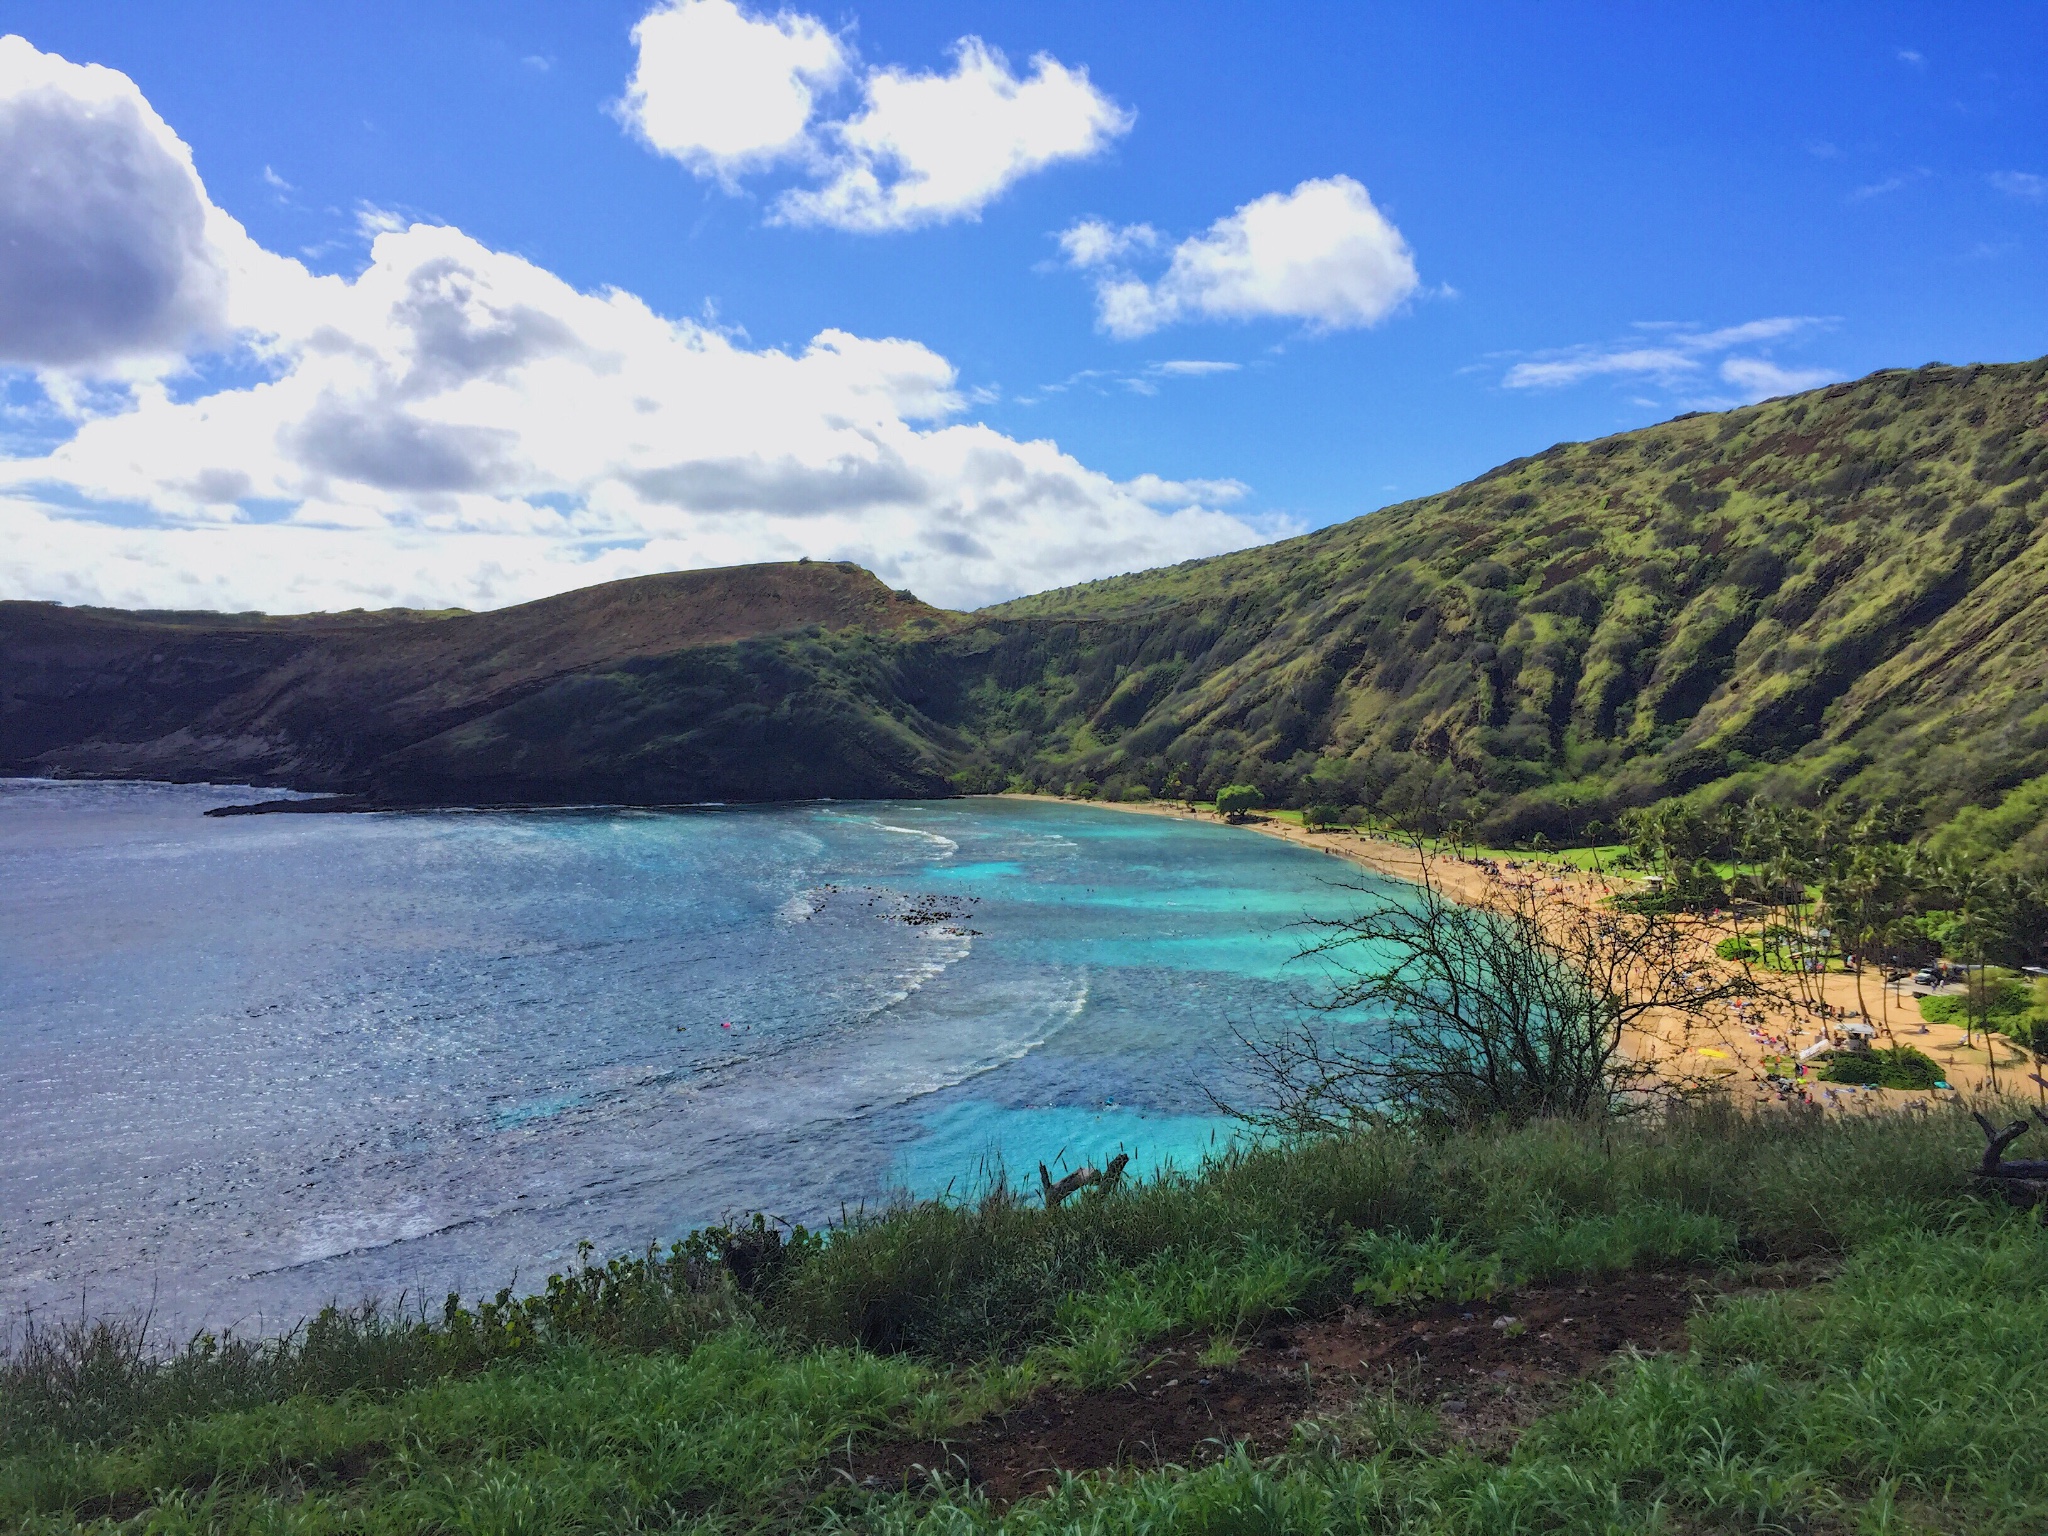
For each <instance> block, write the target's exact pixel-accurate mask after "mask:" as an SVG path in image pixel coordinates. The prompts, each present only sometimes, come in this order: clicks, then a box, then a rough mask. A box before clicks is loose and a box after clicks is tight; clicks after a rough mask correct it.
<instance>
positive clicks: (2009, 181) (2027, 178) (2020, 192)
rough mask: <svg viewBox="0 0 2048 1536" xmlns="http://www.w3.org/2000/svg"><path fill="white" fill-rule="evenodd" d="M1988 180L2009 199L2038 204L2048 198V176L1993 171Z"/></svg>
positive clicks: (2024, 172) (2026, 172)
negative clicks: (2021, 199)
mask: <svg viewBox="0 0 2048 1536" xmlns="http://www.w3.org/2000/svg"><path fill="white" fill-rule="evenodd" d="M1987 179H1988V180H1989V181H1990V183H1991V185H1992V186H1994V187H1996V188H1997V189H1998V190H1999V191H2001V192H2003V193H2004V194H2005V195H2006V196H2007V197H2022V198H2025V199H2027V200H2028V201H2029V202H2036V203H2038V202H2039V201H2041V199H2042V198H2044V197H2048V176H2037V175H2035V174H2034V173H2033V172H2032V171H1993V172H1992V173H1991V175H1990V176H1989V177H1988V178H1987Z"/></svg>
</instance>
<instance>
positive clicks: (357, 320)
mask: <svg viewBox="0 0 2048 1536" xmlns="http://www.w3.org/2000/svg"><path fill="white" fill-rule="evenodd" d="M57 64H61V61H52V63H51V66H50V67H48V68H46V71H45V73H46V76H47V78H48V79H50V80H54V81H55V82H56V83H55V84H54V85H44V86H41V87H38V89H39V90H43V91H45V92H46V93H54V96H53V97H52V102H53V104H51V105H48V106H46V107H45V109H44V110H45V115H46V116H49V115H50V114H52V113H54V114H55V116H56V117H57V118H59V119H63V120H67V121H75V122H80V123H85V124H88V125H89V126H90V127H91V128H92V131H94V132H102V128H101V126H100V125H101V123H102V119H101V118H99V117H96V116H94V112H95V110H96V107H95V104H96V103H98V102H100V101H102V100H104V99H115V100H117V101H120V102H125V103H126V105H125V106H123V107H122V108H121V110H120V111H119V112H117V113H113V114H111V115H109V116H107V117H106V118H105V119H104V121H111V122H113V123H115V124H117V125H126V133H127V139H126V140H122V139H121V138H120V135H118V134H111V135H108V136H107V137H106V138H105V139H104V140H103V141H99V142H103V152H104V153H105V154H106V155H107V156H108V158H109V163H112V164H116V165H126V164H134V163H138V162H142V163H149V162H148V159H147V157H148V155H150V154H151V153H155V152H157V151H161V152H162V153H163V154H165V155H167V156H168V157H169V160H170V161H171V163H173V164H174V165H176V166H179V167H182V168H184V171H185V172H186V173H188V174H189V167H190V156H189V154H188V153H187V152H186V151H185V148H184V146H183V145H182V144H178V143H177V141H176V140H175V138H174V137H169V136H168V130H167V129H164V128H163V126H162V124H161V122H160V120H158V119H157V118H156V117H155V115H154V114H153V113H149V112H148V111H147V108H146V104H142V103H141V98H140V97H139V96H137V95H134V94H133V89H134V88H133V86H132V85H129V84H128V83H127V82H126V81H125V79H124V77H121V76H118V75H114V76H111V81H112V82H118V83H119V86H120V89H119V90H115V89H113V87H112V85H110V82H109V80H108V79H107V78H105V77H107V76H108V75H109V74H110V72H105V71H100V72H96V73H93V74H92V76H91V78H90V79H89V80H88V81H87V86H88V87H89V89H87V88H86V87H80V88H78V89H75V90H74V89H73V86H74V85H75V84H76V82H77V80H78V78H79V77H82V76H84V75H86V73H87V72H84V71H74V72H72V73H71V74H68V75H67V74H66V73H65V71H67V70H70V68H71V67H70V66H68V65H66V66H62V67H61V68H56V67H55V66H56V65H57ZM124 92H125V93H126V94H123V93H124ZM94 93H97V94H94ZM138 104H139V105H138ZM59 108H62V109H63V110H61V111H60V110H58V109H59ZM66 113H68V114H69V116H68V117H66ZM60 163H63V164H70V163H72V162H71V161H69V160H61V158H60ZM186 187H187V192H188V195H189V196H190V197H191V198H194V199H197V200H198V203H199V206H198V211H197V216H196V219H197V222H196V224H195V223H194V222H193V220H192V218H191V217H190V216H189V215H190V209H189V208H188V209H187V210H186V212H187V215H188V217H186V218H185V219H184V221H183V222H181V221H179V220H170V221H167V222H165V221H160V222H158V223H156V224H146V225H142V226H139V227H140V229H141V233H135V232H134V231H133V230H132V229H130V228H129V227H128V226H121V227H122V229H123V231H124V233H123V234H122V238H123V239H125V240H128V241H129V246H128V247H127V248H128V249H130V250H132V251H133V252H134V253H135V255H134V259H135V261H136V262H137V263H138V264H139V265H140V267H141V268H142V269H144V270H148V271H166V270H167V271H173V272H176V271H180V270H182V269H181V268H180V267H179V265H178V264H179V263H180V262H181V261H184V260H185V259H187V256H188V254H189V252H190V251H191V250H192V249H193V247H192V246H191V244H190V241H191V236H190V230H191V229H192V228H194V227H197V228H199V229H201V230H206V229H220V230H225V231H226V233H225V234H223V235H222V237H221V238H222V241H224V242H226V243H225V244H221V245H210V244H204V243H202V245H201V246H200V247H198V249H199V250H200V257H195V258H193V259H202V258H203V259H206V260H210V261H213V263H214V265H213V270H214V271H216V272H217V273H221V274H225V276H224V277H222V278H220V279H219V283H220V284H221V285H224V291H222V292H221V293H220V295H219V297H218V299H217V300H216V301H214V302H213V303H212V307H211V308H210V309H207V310H206V311H205V314H204V316H203V324H204V325H205V326H220V325H231V326H232V327H234V328H235V331H236V335H237V338H238V340H237V346H238V348H239V349H240V355H241V361H242V366H241V367H239V368H237V369H236V370H234V372H235V374H236V375H237V376H238V377H240V378H243V379H247V378H248V377H249V376H250V375H251V374H252V373H254V374H256V375H257V376H258V377H257V381H256V382H242V383H238V384H236V385H235V386H233V387H225V388H215V389H210V390H209V389H206V388H203V387H201V384H200V380H201V379H202V378H204V377H205V374H204V373H203V372H202V373H199V374H195V375H193V376H190V377H187V378H185V379H183V380H174V381H170V382H169V383H167V382H166V381H164V380H163V379H161V378H159V377H157V376H156V375H154V374H151V373H149V372H143V373H131V374H130V375H128V376H127V379H126V382H125V383H124V384H123V385H122V386H121V387H120V388H117V389H115V390H114V391H112V393H111V396H110V395H109V393H108V391H107V390H105V389H104V388H102V389H100V390H98V391H86V392H85V395H84V396H83V398H90V399H92V400H96V401H101V402H104V401H105V400H106V399H108V398H112V399H113V400H114V401H115V402H116V403H115V404H114V405H113V406H111V407H106V406H104V404H102V406H101V407H100V408H99V409H98V410H97V412H96V413H85V412H83V410H82V408H79V407H76V406H73V407H72V408H74V409H80V410H81V415H80V417H79V419H78V420H77V421H76V425H75V431H73V432H72V433H71V435H70V436H69V437H68V439H67V440H65V441H63V442H61V443H60V444H59V445H58V446H56V447H54V448H52V449H51V450H49V451H48V452H46V453H42V454H39V455H37V456H35V457H30V458H17V459H13V460H0V596H15V597H58V598H64V599H67V600H74V601H94V602H106V603H117V604H123V605H138V604H139V605H147V606H180V605H189V604H195V603H196V604H200V605H203V606H208V607H228V608H245V607H260V608H267V609H272V610H282V609H305V608H312V607H354V606H358V605H362V606H379V605H384V604H393V603H406V604H428V605H441V604H448V603H461V604H464V605H468V606H489V605H492V604H497V603H504V602H510V601H516V600H519V599H524V598H528V597H534V596H539V595H542V594H544V593H547V592H552V591H559V590H561V589H563V588H565V587H570V586H576V585H580V584H583V583H586V582H591V581H598V580H604V579H607V578H610V577H614V576H621V575H628V574H635V573H638V572H643V571H650V570H662V569H673V568H677V567H687V566H703V565H716V564H726V563H736V562H742V561H749V560H761V559H777V558H790V557H795V556H798V555H809V556H812V557H815V558H825V559H853V560H858V561H860V562H862V563H863V564H865V565H868V566H870V567H872V568H873V569H875V570H876V571H878V572H879V573H881V574H882V575H883V576H884V577H885V578H886V579H888V580H889V581H891V582H892V583H894V584H897V585H905V586H909V587H911V588H913V589H914V590H916V591H917V592H918V593H919V594H920V595H923V596H925V597H928V598H931V599H933V600H935V601H939V602H945V603H953V604H962V605H967V604H975V603H979V602H984V601H988V600H991V599H995V598H999V597H1004V596H1008V595H1011V594H1014V593H1017V592H1022V591H1028V590H1032V589H1034V588H1039V587H1044V586H1049V585H1054V584H1058V583H1062V582H1068V581H1074V580H1079V579H1084V578H1087V577H1091V576H1096V575H1101V574H1105V573H1108V572H1112V571H1120V570H1128V569H1133V568H1136V567H1140V566H1145V565H1151V564H1156V563H1160V562H1163V561H1170V560H1177V559H1183V558H1186V557H1188V556H1190V555H1196V554H1206V553H1211V552H1215V551H1220V550H1223V549H1227V548H1233V547H1237V546H1241V545H1243V544H1246V543H1250V542H1254V541H1255V540H1256V539H1258V538H1259V537H1260V536H1261V534H1260V530H1258V529H1255V528H1254V527H1253V526H1251V525H1250V524H1248V523H1247V522H1246V521H1244V520H1243V519H1242V518H1240V517H1237V516H1234V515H1231V514H1229V513H1226V512H1223V511H1220V510H1216V509H1215V508H1214V507H1213V506H1212V505H1209V504H1208V503H1210V502H1213V501H1215V500H1218V499H1220V498H1216V497H1207V498H1205V497H1204V495H1203V492H1204V491H1205V490H1206V489H1207V488H1206V487H1203V486H1200V485H1198V484H1191V485H1189V486H1187V487H1185V488H1184V489H1183V490H1177V491H1176V493H1175V494H1174V495H1171V496H1169V495H1166V494H1165V493H1164V492H1163V491H1162V489H1161V488H1162V486H1166V485H1168V482H1164V481H1160V480H1157V479H1155V478H1152V477H1146V478H1145V479H1143V480H1142V481H1141V482H1133V483H1131V484H1129V485H1126V484H1119V483H1118V482H1115V481H1113V480H1111V479H1109V478H1108V477H1106V476H1104V475H1101V474H1099V473H1097V472H1095V471H1092V470H1090V469H1088V468H1087V467H1085V466H1084V465H1082V464H1080V463H1078V462H1076V461H1075V460H1074V459H1073V458H1072V457H1070V456H1069V455H1067V454H1065V453H1062V452H1061V451H1060V450H1059V449H1058V448H1057V447H1056V446H1055V445H1054V444H1052V443H1050V442H1019V441H1016V440H1013V439H1011V438H1008V437H1005V436H1003V435H1002V434H1001V433H998V432H996V431H993V430H992V429H990V428H988V427H986V426H982V425H977V424H973V423H970V422H967V421H963V420H961V419H960V413H961V410H962V401H961V398H960V395H959V392H958V391H957V389H956V387H955V379H954V374H953V370H952V368H951V367H950V365H949V364H948V363H947V362H946V361H945V359H943V358H941V357H939V356H938V355H936V354H935V353H933V352H931V351H930V350H929V349H927V348H925V347H923V346H921V345H919V344H917V343H915V342H911V341H904V340H874V339H865V338H861V337H857V336H852V335H848V334H846V333H844V332H840V331H826V332H824V333H823V334H821V335H820V336H818V337H817V338H815V339H814V340H813V341H812V342H811V343H810V344H809V345H808V346H807V347H805V348H803V349H802V350H801V351H796V352H784V351H780V350H776V349H772V348H770V349H761V348H753V347H749V346H746V345H744V344H743V343H742V342H740V341H739V340H737V339H736V338H735V337H733V336H731V335H729V334H727V333H725V332H722V331H720V330H718V329H716V328H715V327H712V326H709V325H705V324H700V323H697V322H693V321H689V320H672V319H669V318H666V317H664V316H662V315H659V314H657V313H655V312H654V311H653V310H652V309H650V308H649V307H648V306H647V305H646V304H645V303H644V302H642V301H641V300H640V299H638V298H636V297H634V296H633V295H631V294H627V293H622V292H618V291H616V290H609V291H604V292H597V293H588V292H582V291H579V290H577V289H576V288H574V287H572V286H571V285H569V284H568V283H565V282H563V281H562V280H561V279H560V278H558V277H556V276H555V275H553V274H552V273H550V272H547V271H545V270H543V269H541V268H539V267H537V266H535V265H533V264H532V263H530V262H528V261H525V260H523V259H522V258H520V257H517V256H513V255H509V254H507V253H505V252H502V251H494V250H491V249H489V248H487V247H485V246H483V245H481V244H480V243H478V242H477V241H475V240H472V239H470V238H469V237H468V236H466V235H464V234H462V233H461V232H460V231H458V230H454V229H449V228H443V227H435V226H428V225H413V226H411V227H410V228H406V229H402V230H389V231H386V232H384V233H382V234H380V235H378V236H377V238H376V240H375V243H374V244H373V245H372V247H371V252H370V261H369V265H368V266H367V267H366V268H365V270H363V271H362V272H361V273H360V274H359V275H357V276H356V277H354V278H352V279H343V278H338V277H315V276H312V275H311V274H309V273H307V272H306V271H305V269H304V268H303V267H300V266H299V265H298V264H296V263H292V262H287V261H284V260H282V259H281V258H277V257H274V256H270V255H269V254H268V253H264V252H260V251H255V252H254V253H253V255H251V254H250V253H249V252H246V251H245V252H242V253H241V254H239V255H238V254H236V252H235V251H234V250H233V249H231V247H232V246H233V242H234V240H236V239H239V240H240V241H242V242H243V243H244V244H246V242H247V237H246V236H245V235H242V234H241V232H240V230H239V228H238V227H235V226H233V225H232V221H231V220H229V221H226V222H225V223H222V221H224V220H225V215H222V214H220V212H219V210H218V209H215V208H214V207H213V205H212V204H211V202H210V201H208V200H207V199H206V195H205V190H204V188H203V186H201V185H200V184H199V183H198V181H197V179H196V177H192V178H191V179H190V180H189V181H188V182H187V183H186ZM76 208H77V209H78V210H82V211H80V212H77V214H76V216H75V217H74V218H73V221H72V222H71V223H70V224H68V225H60V226H57V229H56V233H54V234H48V235H46V237H45V238H46V241H53V242H55V244H54V245H46V247H38V248H37V249H36V250H35V251H34V253H33V255H34V259H35V260H36V261H38V262H42V263H44V265H45V266H53V267H61V266H62V265H63V264H64V257H65V253H66V251H67V250H68V249H73V248H75V249H76V250H78V251H80V252H84V253H90V252H91V251H93V250H96V249H98V248H99V246H100V243H101V242H102V241H103V240H104V239H105V238H106V236H105V234H104V231H103V230H102V228H101V224H100V223H99V222H96V219H97V220H102V221H116V222H118V216H119V215H120V212H121V211H120V210H118V209H113V208H111V207H109V206H107V205H106V203H105V201H104V200H103V199H101V198H100V196H99V191H98V189H97V188H87V189H86V190H85V193H84V194H83V195H82V196H81V197H80V199H79V201H78V203H77V205H76ZM95 209H98V210H99V212H98V213H97V214H96V215H93V210H95ZM88 215H93V216H88ZM21 217H22V214H21V213H20V211H19V210H17V209H15V208H13V207H8V208H4V209H0V221H10V227H11V224H12V223H14V222H18V221H19V220H20V218H21ZM65 230H72V231H75V233H74V234H72V235H70V236H66V235H65V234H64V231H65ZM151 231H154V240H155V243H154V244H152V243H151V241H150V238H149V236H150V232H151ZM67 238H68V239H69V240H70V241H71V246H66V245H65V244H64V240H65V239H67ZM208 238H209V239H210V238H211V237H208ZM181 242H182V243H181ZM251 249H252V250H253V248H251ZM51 251H54V255H51V254H49V252H51ZM221 251H226V252H227V255H225V256H221V255H220V252H221ZM209 253H211V254H209ZM215 257H218V258H219V259H218V260H215V259H214V258H215ZM14 260H15V256H14V248H12V247H7V246H0V289H4V288H6V287H7V285H9V284H16V285H17V287H16V289H15V290H14V291H18V285H19V283H20V282H21V278H20V277H19V276H17V275H15V274H13V273H12V272H11V271H10V264H11V263H12V262H13V261H14ZM174 291H178V290H175V288H174ZM206 291H207V292H209V293H213V292H215V291H216V290H215V289H212V288H209V289H207V290H206ZM44 302H45V303H46V304H47V305H48V306H49V307H50V308H51V310H52V311H54V312H52V313H44V314H41V315H39V316H38V319H37V324H38V325H40V326H41V327H42V330H41V331H39V332H37V333H36V334H40V335H47V336H56V337H75V336H90V337H95V338H99V339H98V340H96V341H95V343H94V349H92V350H88V351H87V352H84V353H82V352H81V351H80V349H79V347H78V346H76V345H69V346H67V347H66V348H65V349H63V350H62V351H61V354H44V355H36V356H31V357H29V358H28V360H29V361H32V362H39V363H46V364H51V365H58V364H61V365H63V366H65V367H66V368H69V369H71V370H73V373H74V374H75V373H76V371H77V370H78V369H79V368H81V367H83V366H84V365H85V364H86V363H87V362H88V361H91V360H92V359H98V360H99V361H100V364H101V366H102V367H107V368H111V367H114V366H115V364H114V362H112V361H109V360H110V359H118V357H120V356H121V355H122V354H123V353H124V352H125V351H128V350H132V349H134V348H137V347H143V346H154V347H160V346H163V345H165V344H167V341H168V338H170V337H171V336H173V335H176V334H181V332H180V329H179V328H180V327H190V326H192V325H196V324H201V323H202V322H201V321H194V320H191V319H190V318H187V316H188V313H189V312H188V311H186V310H182V309H177V307H176V306H175V305H172V306H171V309H172V311H173V312H174V313H176V314H177V315H179V316H180V319H179V321H178V324H177V326H170V325H169V324H168V322H164V321H161V320H152V321H151V322H150V324H149V326H134V325H131V326H129V327H128V328H127V329H126V330H118V329H110V327H109V326H108V324H107V323H106V322H105V319H104V317H105V315H106V314H107V313H108V310H107V308H106V306H105V303H104V300H103V296H102V295H101V294H100V292H99V291H98V290H97V289H95V288H93V287H92V286H90V285H74V286H72V287H70V288H63V287H57V288H53V289H50V290H48V291H47V292H46V293H45V295H44ZM159 309H160V310H161V309H162V306H161V305H160V306H159ZM110 335H111V336H112V337H113V339H112V340H111V341H109V340H108V339H107V338H108V337H109V336H110ZM43 378H44V381H45V384H46V387H47V388H48V389H49V391H50V398H51V399H52V401H54V402H57V404H58V405H62V404H63V403H64V402H66V401H76V400H77V399H79V398H82V396H81V395H80V394H79V392H78V391H75V390H73V391H69V392H67V391H66V390H64V389H63V388H60V387H59V386H60V385H61V384H62V383H63V382H64V381H63V380H62V379H59V378H58V377H56V376H55V375H51V374H48V373H45V374H44V375H43ZM172 384H175V386H176V387H175V388H174V387H171V385H172ZM53 408H55V407H53Z"/></svg>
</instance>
